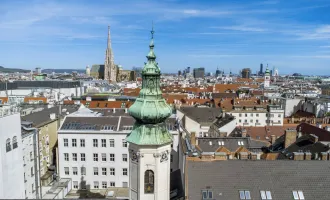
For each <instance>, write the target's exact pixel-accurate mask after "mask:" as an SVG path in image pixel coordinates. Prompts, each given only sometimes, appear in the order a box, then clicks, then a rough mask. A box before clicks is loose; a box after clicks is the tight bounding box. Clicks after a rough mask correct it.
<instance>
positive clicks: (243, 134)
mask: <svg viewBox="0 0 330 200" xmlns="http://www.w3.org/2000/svg"><path fill="white" fill-rule="evenodd" d="M246 135H247V130H246V129H245V128H243V129H242V137H246Z"/></svg>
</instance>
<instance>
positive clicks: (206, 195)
mask: <svg viewBox="0 0 330 200" xmlns="http://www.w3.org/2000/svg"><path fill="white" fill-rule="evenodd" d="M202 199H203V200H211V199H213V192H212V191H211V190H202Z"/></svg>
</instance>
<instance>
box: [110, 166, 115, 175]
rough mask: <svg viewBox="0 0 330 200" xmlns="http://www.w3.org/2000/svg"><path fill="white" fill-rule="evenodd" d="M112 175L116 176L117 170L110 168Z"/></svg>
mask: <svg viewBox="0 0 330 200" xmlns="http://www.w3.org/2000/svg"><path fill="white" fill-rule="evenodd" d="M110 175H111V176H114V175H115V168H110Z"/></svg>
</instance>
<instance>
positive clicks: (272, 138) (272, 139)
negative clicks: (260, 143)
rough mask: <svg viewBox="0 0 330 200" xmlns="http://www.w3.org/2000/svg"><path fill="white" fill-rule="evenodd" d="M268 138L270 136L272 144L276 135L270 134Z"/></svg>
mask: <svg viewBox="0 0 330 200" xmlns="http://www.w3.org/2000/svg"><path fill="white" fill-rule="evenodd" d="M270 138H271V140H270V142H271V143H272V144H274V143H275V141H276V135H271V136H270Z"/></svg>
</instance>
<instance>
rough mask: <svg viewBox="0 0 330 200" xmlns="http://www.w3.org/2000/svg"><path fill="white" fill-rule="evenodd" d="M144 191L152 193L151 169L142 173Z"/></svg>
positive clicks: (152, 173)
mask: <svg viewBox="0 0 330 200" xmlns="http://www.w3.org/2000/svg"><path fill="white" fill-rule="evenodd" d="M144 193H149V194H152V193H154V172H153V171H152V170H147V171H146V172H145V173H144Z"/></svg>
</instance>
